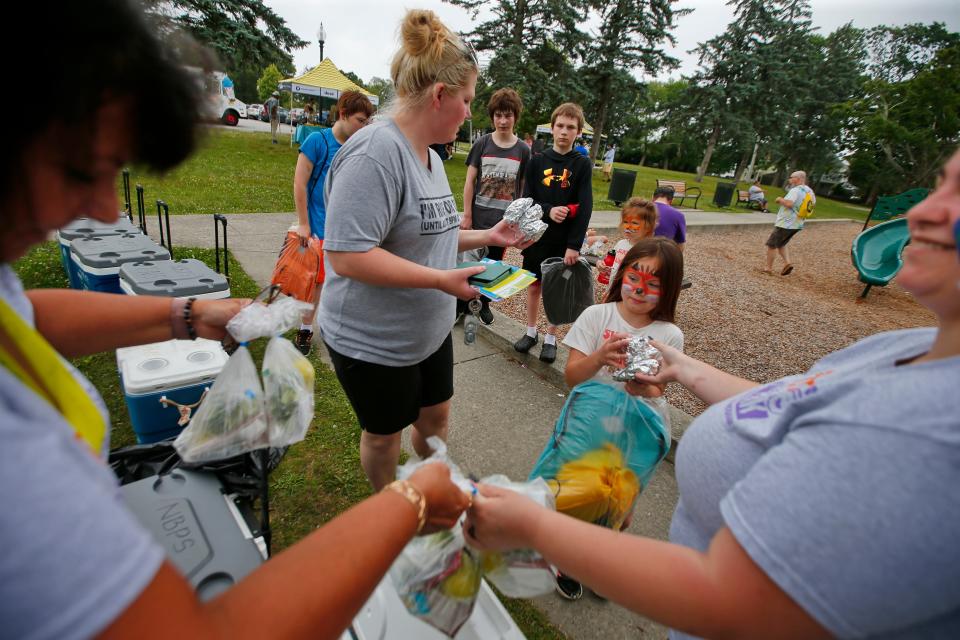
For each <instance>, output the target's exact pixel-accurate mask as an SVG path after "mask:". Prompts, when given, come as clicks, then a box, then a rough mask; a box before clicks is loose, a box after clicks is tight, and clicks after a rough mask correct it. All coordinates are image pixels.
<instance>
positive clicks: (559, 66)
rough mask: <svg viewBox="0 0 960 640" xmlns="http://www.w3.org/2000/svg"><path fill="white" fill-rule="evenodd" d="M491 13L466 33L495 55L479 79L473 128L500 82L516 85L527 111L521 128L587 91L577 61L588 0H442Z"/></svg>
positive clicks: (475, 11) (477, 45)
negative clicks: (581, 26) (581, 27)
mask: <svg viewBox="0 0 960 640" xmlns="http://www.w3.org/2000/svg"><path fill="white" fill-rule="evenodd" d="M444 1H445V2H448V3H450V4H452V5H456V6H458V7H462V8H464V9H466V10H467V11H469V12H470V13H471V15H472V17H473V18H474V19H476V18H477V16H478V15H479V12H480V10H481V9H484V10H485V11H487V12H489V13H490V14H491V18H490V19H488V20H486V21H484V22H481V23H479V24H477V26H476V27H475V28H474V29H473V30H472V31H470V32H469V33H466V34H464V35H465V37H466V38H467V40H468V41H470V42H471V43H472V45H473V47H474V48H475V49H476V50H477V51H481V52H492V53H493V56H492V58H491V59H490V61H489V63H488V64H487V65H486V68H485V69H484V70H483V72H482V74H481V79H480V80H481V81H480V83H478V91H477V99H476V100H475V102H474V113H475V115H477V116H478V118H477V120H476V121H474V128H482V126H483V122H484V119H485V118H486V115H485V113H486V102H487V100H488V99H489V96H490V94H492V92H493V91H495V90H497V89H500V88H502V87H512V88H513V89H516V90H517V92H518V93H519V94H520V96H521V97H522V98H523V104H524V113H523V114H522V115H521V118H520V122H519V123H518V125H517V130H518V131H520V132H525V131H533V130H534V129H535V128H536V125H537V124H538V123H540V122H543V120H544V119H546V118H549V116H550V113H551V112H552V110H553V108H554V107H556V106H557V105H558V104H560V103H561V102H567V101H577V102H579V101H582V99H583V97H584V96H585V91H584V89H583V86H582V83H581V82H580V79H579V78H578V77H577V71H576V69H575V67H574V66H573V60H574V56H575V54H576V51H577V49H578V47H579V45H580V43H582V41H583V39H584V37H585V36H584V34H583V33H582V32H581V31H580V30H579V27H578V25H579V24H580V23H581V22H583V21H584V20H585V19H586V13H587V4H586V1H587V0H444Z"/></svg>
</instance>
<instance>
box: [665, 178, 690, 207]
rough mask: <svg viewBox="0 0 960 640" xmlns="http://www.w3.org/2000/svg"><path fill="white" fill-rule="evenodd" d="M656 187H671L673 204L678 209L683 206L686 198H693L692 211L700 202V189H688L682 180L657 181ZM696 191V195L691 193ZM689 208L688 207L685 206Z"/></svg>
mask: <svg viewBox="0 0 960 640" xmlns="http://www.w3.org/2000/svg"><path fill="white" fill-rule="evenodd" d="M657 187H658V188H659V187H673V204H675V205H676V206H678V207H682V206H683V201H684V200H685V199H687V198H693V207H692V208H693V209H696V208H697V202H698V201H699V200H700V195H701V192H700V187H688V186H687V183H686V182H684V181H683V180H660V179H657ZM692 191H696V193H691V192H692ZM687 206H689V205H687Z"/></svg>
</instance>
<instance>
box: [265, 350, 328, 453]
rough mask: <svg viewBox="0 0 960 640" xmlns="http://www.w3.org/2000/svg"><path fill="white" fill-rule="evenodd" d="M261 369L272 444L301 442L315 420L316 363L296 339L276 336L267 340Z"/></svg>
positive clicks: (286, 444) (282, 444)
mask: <svg viewBox="0 0 960 640" xmlns="http://www.w3.org/2000/svg"><path fill="white" fill-rule="evenodd" d="M261 371H262V374H263V390H264V393H265V402H266V413H267V424H268V437H269V440H270V446H271V447H287V446H290V445H291V444H295V443H297V442H300V441H301V440H303V438H304V436H306V435H307V429H309V428H310V422H311V421H312V420H313V405H314V398H313V392H314V378H315V375H316V374H315V372H314V370H313V365H312V364H311V363H310V361H309V360H308V359H307V358H305V357H304V355H303V354H302V353H300V351H299V350H298V349H297V348H296V347H295V346H293V343H292V342H290V341H289V340H287V339H286V338H283V337H281V336H274V337H273V338H271V339H270V342H268V343H267V351H266V353H265V354H264V356H263V367H262V370H261Z"/></svg>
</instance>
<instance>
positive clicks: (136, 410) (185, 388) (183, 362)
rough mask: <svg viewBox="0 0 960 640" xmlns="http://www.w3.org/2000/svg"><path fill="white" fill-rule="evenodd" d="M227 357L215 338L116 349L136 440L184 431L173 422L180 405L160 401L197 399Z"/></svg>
mask: <svg viewBox="0 0 960 640" xmlns="http://www.w3.org/2000/svg"><path fill="white" fill-rule="evenodd" d="M227 358H228V356H227V354H226V352H225V351H224V350H223V347H222V346H220V343H219V342H217V341H215V340H205V339H203V338H199V339H197V340H167V341H165V342H155V343H153V344H147V345H141V346H138V347H124V348H122V349H117V369H118V370H119V372H120V385H121V387H122V388H123V395H124V398H125V399H126V402H127V410H128V411H129V412H130V423H131V424H132V425H133V431H134V433H135V434H136V436H137V441H138V442H140V443H141V444H143V443H149V442H157V441H159V440H163V439H165V438H170V437H173V436H176V435H177V434H179V433H180V432H181V431H183V429H184V427H182V426H180V425H178V424H177V422H178V421H179V420H180V412H179V410H178V409H177V408H176V406H173V405H169V404H165V403H162V402H161V401H160V400H161V399H162V398H166V399H167V400H172V401H173V402H176V403H178V404H181V405H189V404H193V403H195V402H197V401H198V400H199V399H200V396H201V395H203V391H204V390H205V389H207V388H208V387H210V385H212V384H213V381H214V380H215V379H216V377H217V375H218V374H219V373H220V371H221V369H223V366H224V365H225V364H226V363H227ZM193 411H194V413H195V412H196V409H194V410H193Z"/></svg>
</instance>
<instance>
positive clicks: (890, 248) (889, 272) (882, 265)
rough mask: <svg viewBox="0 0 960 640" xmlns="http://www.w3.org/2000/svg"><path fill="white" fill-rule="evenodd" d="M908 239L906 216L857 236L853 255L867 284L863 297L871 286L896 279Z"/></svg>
mask: <svg viewBox="0 0 960 640" xmlns="http://www.w3.org/2000/svg"><path fill="white" fill-rule="evenodd" d="M908 242H910V232H909V231H908V230H907V219H906V218H896V219H894V220H889V221H887V222H882V223H880V224H878V225H876V226H874V227H870V228H869V229H867V230H865V231H862V232H861V233H860V235H858V236H857V237H856V238H854V240H853V247H852V248H851V250H850V257H851V258H852V259H853V266H854V267H856V269H857V272H858V273H859V274H860V281H861V282H864V283H866V285H867V286H866V288H864V290H863V293H861V294H860V297H861V298H865V297H866V296H867V293H868V292H869V291H870V287H872V286H874V285H876V286H879V287H883V286H886V285H887V284H889V283H890V281H891V280H893V277H894V276H895V275H897V273H898V272H899V271H900V267H902V266H903V259H902V258H901V257H900V254H901V253H902V252H903V248H904V247H905V246H906V245H907V243H908Z"/></svg>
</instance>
